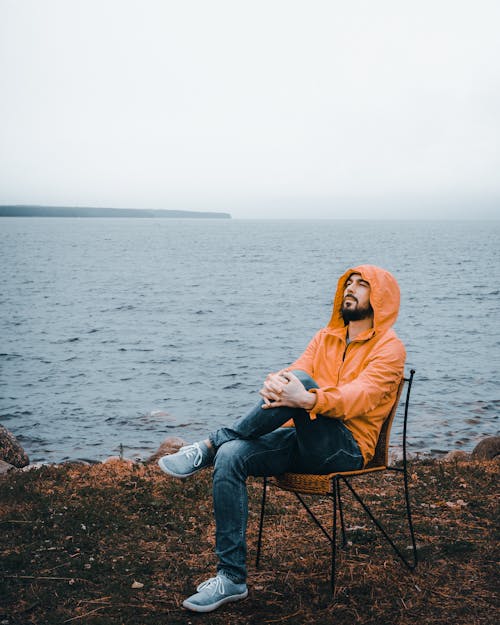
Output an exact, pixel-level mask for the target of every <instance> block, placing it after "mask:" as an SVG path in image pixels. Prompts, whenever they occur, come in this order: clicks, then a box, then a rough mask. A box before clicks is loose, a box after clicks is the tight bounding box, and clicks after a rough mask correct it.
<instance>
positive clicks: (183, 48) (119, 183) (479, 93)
mask: <svg viewBox="0 0 500 625" xmlns="http://www.w3.org/2000/svg"><path fill="white" fill-rule="evenodd" d="M499 24H500V2H498V0H474V1H472V0H419V1H418V2H405V1H404V0H377V1H376V2H374V1H373V0H349V1H348V2H346V1H345V0H342V1H340V0H339V1H337V0H324V1H323V0H304V1H295V0H264V1H261V0H252V1H251V2H248V1H247V2H243V1H240V0H175V1H170V0H137V1H132V0H81V1H80V0H0V89H1V93H2V95H1V97H0V204H45V205H55V206H105V207H123V208H163V209H182V210H208V211H224V212H230V213H231V215H232V216H233V217H234V218H245V219H246V218H342V219H346V218H354V219H358V218H370V219H383V218H412V219H414V218H440V219H441V218H444V219H448V218H473V219H477V218H486V219H491V218H494V219H497V218H498V217H499V216H500V176H499V172H500V147H499V146H500V119H499V118H500V113H499V112H500V37H499V36H498V25H499Z"/></svg>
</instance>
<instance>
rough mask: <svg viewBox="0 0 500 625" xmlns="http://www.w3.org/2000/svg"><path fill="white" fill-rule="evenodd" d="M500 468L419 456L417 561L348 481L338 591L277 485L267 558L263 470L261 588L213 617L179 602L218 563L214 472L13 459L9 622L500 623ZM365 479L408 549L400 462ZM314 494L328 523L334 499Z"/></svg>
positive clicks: (4, 587) (255, 489) (2, 557)
mask: <svg viewBox="0 0 500 625" xmlns="http://www.w3.org/2000/svg"><path fill="white" fill-rule="evenodd" d="M498 468H499V464H498V463H496V462H493V461H492V462H471V461H467V462H460V461H456V462H451V463H440V462H437V461H430V460H429V461H420V462H418V461H414V462H413V463H412V465H411V469H410V474H411V481H410V489H411V497H412V504H413V511H414V512H413V517H414V524H415V530H416V536H417V544H418V552H419V559H420V561H419V564H418V567H417V569H416V571H414V572H413V573H411V572H409V571H408V570H407V569H406V568H405V567H404V566H403V564H402V563H401V561H400V560H399V559H398V558H397V556H395V555H394V554H393V552H392V551H391V550H390V548H389V547H388V546H387V545H386V544H385V542H384V541H383V540H382V539H381V537H380V534H379V532H378V531H377V530H376V529H375V528H374V527H373V526H372V525H371V524H370V521H369V519H368V517H366V515H365V514H364V512H363V511H362V510H361V508H360V507H359V504H357V503H356V502H355V501H354V500H353V499H352V498H351V496H350V495H349V494H348V493H347V492H346V493H345V500H344V510H345V516H346V526H347V538H348V542H349V544H348V546H347V548H346V549H342V550H341V551H340V555H339V567H338V575H337V594H336V598H335V601H332V600H331V596H330V593H329V566H330V564H329V562H330V561H329V556H330V551H329V544H328V542H327V540H326V539H325V538H324V537H323V536H322V535H321V534H320V533H319V531H318V529H317V528H316V527H315V526H314V524H313V523H311V521H310V519H309V517H308V516H307V513H306V512H305V511H304V510H303V509H302V508H301V507H300V506H299V504H298V502H297V500H296V499H295V497H294V496H293V494H291V493H287V492H283V491H279V490H277V489H276V488H272V489H271V492H270V494H269V499H268V501H269V504H268V514H267V516H266V522H265V539H264V547H263V555H262V562H261V567H260V569H259V570H256V569H255V553H256V537H257V530H258V517H259V510H260V496H261V489H262V485H261V482H260V481H259V480H252V481H251V482H249V496H250V517H249V525H248V560H249V580H248V584H249V596H248V598H247V599H246V600H244V601H240V602H237V603H233V604H227V605H225V606H223V607H221V608H220V609H219V610H217V611H216V612H213V613H210V614H205V615H199V614H194V613H191V612H187V611H186V610H184V609H183V608H182V607H181V603H182V600H183V599H184V598H185V597H186V596H188V595H190V594H192V593H193V592H194V588H195V586H196V584H198V583H199V582H200V581H203V580H204V579H206V578H208V577H211V576H212V575H213V574H214V572H215V556H214V554H213V541H214V523H213V519H212V498H211V483H210V478H211V475H210V471H205V472H203V473H201V474H198V475H197V476H193V477H192V478H189V479H188V480H186V481H183V482H180V481H176V480H173V479H171V478H169V477H167V476H165V475H164V474H163V473H161V471H160V470H159V469H158V468H157V467H156V466H146V465H142V464H130V463H127V462H123V461H116V462H111V463H106V464H97V465H92V466H82V465H72V464H65V465H54V466H46V467H42V468H40V469H36V470H31V471H26V472H23V471H16V472H10V473H8V474H7V475H5V476H3V477H2V478H1V479H0V625H27V624H32V623H33V624H36V625H53V624H54V625H55V624H58V625H59V624H63V623H74V624H77V625H78V624H80V623H81V624H85V625H115V624H116V625H122V624H123V625H160V624H161V625H166V624H179V625H180V624H181V623H182V624H183V625H190V624H194V623H204V624H205V623H206V624H210V625H212V624H220V625H232V624H242V625H245V624H253V623H255V624H257V623H258V624H270V623H280V624H286V625H290V624H295V625H299V624H300V625H308V624H313V623H314V624H322V625H328V624H329V623H332V624H333V623H335V624H338V625H343V624H346V625H347V624H348V623H349V624H352V623H361V624H369V623H370V624H377V625H390V624H392V623H394V624H398V625H406V624H410V623H412V624H418V625H423V624H426V625H427V624H436V625H438V624H445V623H446V624H453V625H461V624H463V625H476V624H477V625H479V624H487V623H488V624H489V623H491V624H493V623H495V624H496V623H498V622H499V620H500V619H499V612H498V602H497V599H496V596H497V594H498V593H497V591H498V584H497V580H498V568H497V562H498V546H497V545H498V523H497V519H498V487H497V474H498ZM356 483H357V484H358V486H359V489H360V491H361V492H362V493H363V494H364V495H365V496H366V498H367V501H369V502H370V505H372V506H373V509H374V510H376V511H378V512H380V514H381V515H382V517H383V518H384V520H385V522H386V523H387V526H388V528H389V530H390V532H391V535H393V536H394V537H395V539H396V540H398V541H399V544H400V545H401V546H402V548H403V549H404V550H406V549H407V547H408V545H409V543H410V540H409V537H408V535H407V534H406V533H404V527H403V525H402V520H403V516H402V512H403V506H404V501H403V498H402V482H401V477H400V475H399V474H395V473H390V474H385V475H384V476H381V475H380V474H376V475H372V476H364V477H362V478H357V482H356ZM344 490H345V489H344ZM311 501H312V500H311ZM314 501H315V503H314V504H313V505H314V506H315V510H316V511H317V512H318V514H319V515H320V516H322V517H323V518H324V519H325V521H326V522H328V519H329V518H330V517H331V503H330V502H329V500H328V499H327V498H320V499H318V498H317V499H316V500H314Z"/></svg>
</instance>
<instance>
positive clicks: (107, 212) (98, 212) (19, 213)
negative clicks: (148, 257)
mask: <svg viewBox="0 0 500 625" xmlns="http://www.w3.org/2000/svg"><path fill="white" fill-rule="evenodd" d="M0 217H65V218H68V217H85V218H89V217H94V218H103V217H108V218H109V217H112V218H116V217H121V218H123V217H125V218H133V219H137V218H140V219H150V218H154V219H157V218H161V219H231V214H230V213H221V212H211V211H185V210H168V209H153V208H97V207H90V206H81V207H70V206H39V205H24V204H23V205H3V206H0Z"/></svg>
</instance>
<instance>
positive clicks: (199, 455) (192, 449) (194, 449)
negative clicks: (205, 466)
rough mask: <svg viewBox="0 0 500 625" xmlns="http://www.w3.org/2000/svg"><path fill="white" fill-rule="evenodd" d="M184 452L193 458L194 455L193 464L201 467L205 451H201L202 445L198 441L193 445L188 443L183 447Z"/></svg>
mask: <svg viewBox="0 0 500 625" xmlns="http://www.w3.org/2000/svg"><path fill="white" fill-rule="evenodd" d="M182 452H183V453H184V455H185V456H186V457H187V458H189V459H191V458H193V456H194V460H193V466H195V467H199V466H200V464H201V463H202V460H203V452H202V451H201V447H200V445H199V444H198V443H193V444H192V445H188V446H187V447H183V448H182Z"/></svg>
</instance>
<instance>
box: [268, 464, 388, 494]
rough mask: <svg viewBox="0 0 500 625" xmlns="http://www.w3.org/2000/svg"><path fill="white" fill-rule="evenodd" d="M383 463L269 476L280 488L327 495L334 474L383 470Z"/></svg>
mask: <svg viewBox="0 0 500 625" xmlns="http://www.w3.org/2000/svg"><path fill="white" fill-rule="evenodd" d="M386 468H387V467H386V466H385V465H380V466H375V467H374V466H370V467H366V468H364V469H357V470H355V471H337V472H336V473H326V474H324V475H318V474H316V473H283V474H282V475H276V476H274V477H273V478H271V480H270V481H271V482H272V483H273V484H274V485H275V486H277V487H278V488H281V489H282V490H289V491H294V492H299V493H305V494H311V495H329V494H331V493H332V478H334V477H335V476H339V475H342V476H345V477H349V476H350V475H362V474H363V473H373V472H374V471H384V470H385V469H386Z"/></svg>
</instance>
